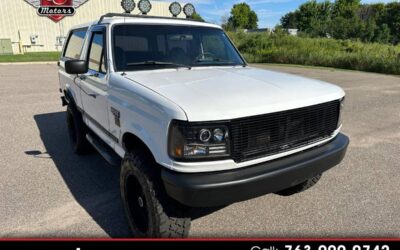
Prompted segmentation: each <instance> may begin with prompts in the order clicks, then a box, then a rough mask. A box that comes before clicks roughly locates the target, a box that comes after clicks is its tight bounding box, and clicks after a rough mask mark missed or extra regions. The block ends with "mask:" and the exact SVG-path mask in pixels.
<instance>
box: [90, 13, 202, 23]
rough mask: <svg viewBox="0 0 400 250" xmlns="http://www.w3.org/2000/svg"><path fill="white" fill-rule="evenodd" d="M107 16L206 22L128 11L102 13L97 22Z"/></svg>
mask: <svg viewBox="0 0 400 250" xmlns="http://www.w3.org/2000/svg"><path fill="white" fill-rule="evenodd" d="M107 17H110V18H111V17H130V18H132V17H133V18H157V19H168V20H181V21H192V22H200V23H205V22H204V21H199V20H193V19H189V18H177V17H163V16H147V15H132V14H128V13H107V14H105V15H102V16H101V17H100V20H99V22H98V23H97V24H101V22H103V20H104V18H107Z"/></svg>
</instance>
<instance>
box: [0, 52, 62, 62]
mask: <svg viewBox="0 0 400 250" xmlns="http://www.w3.org/2000/svg"><path fill="white" fill-rule="evenodd" d="M59 59H60V52H32V53H25V54H23V55H0V63H2V62H3V63H4V62H5V63H12V62H53V61H58V60H59Z"/></svg>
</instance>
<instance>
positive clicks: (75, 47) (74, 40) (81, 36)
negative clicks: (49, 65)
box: [64, 29, 87, 59]
mask: <svg viewBox="0 0 400 250" xmlns="http://www.w3.org/2000/svg"><path fill="white" fill-rule="evenodd" d="M86 31H87V30H86V29H81V30H75V31H72V33H71V35H70V36H69V39H68V43H67V47H66V49H65V52H64V57H66V58H70V59H80V57H81V52H82V48H83V43H84V41H85V36H86Z"/></svg>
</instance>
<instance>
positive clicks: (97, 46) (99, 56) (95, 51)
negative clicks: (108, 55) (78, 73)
mask: <svg viewBox="0 0 400 250" xmlns="http://www.w3.org/2000/svg"><path fill="white" fill-rule="evenodd" d="M104 51H105V50H104V34H103V32H95V33H93V35H92V39H91V42H90V48H89V57H88V61H89V69H91V70H94V71H97V72H102V73H105V72H106V65H105V56H104Z"/></svg>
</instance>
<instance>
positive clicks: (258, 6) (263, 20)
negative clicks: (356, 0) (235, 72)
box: [168, 0, 393, 28]
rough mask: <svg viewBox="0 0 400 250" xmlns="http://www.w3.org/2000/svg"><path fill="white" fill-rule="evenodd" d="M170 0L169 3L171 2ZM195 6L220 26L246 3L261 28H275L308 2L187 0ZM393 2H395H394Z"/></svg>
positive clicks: (372, 0)
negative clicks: (235, 8)
mask: <svg viewBox="0 0 400 250" xmlns="http://www.w3.org/2000/svg"><path fill="white" fill-rule="evenodd" d="M170 1H171V0H169V1H168V2H170ZM187 1H188V2H191V3H193V4H194V5H195V7H196V9H197V12H198V13H199V14H200V15H201V16H202V17H203V18H204V19H206V21H208V22H213V23H217V24H220V23H221V18H222V17H223V16H224V15H229V13H230V10H231V8H232V6H233V5H234V4H236V3H240V2H246V3H248V4H249V5H250V6H251V8H252V9H253V10H255V11H256V12H257V15H258V18H259V20H260V21H259V23H258V26H259V27H260V28H264V27H274V26H275V25H276V24H278V23H279V20H280V18H281V17H282V16H283V15H284V14H286V13H288V12H289V11H292V10H295V9H297V7H298V6H299V5H300V4H302V3H304V2H306V1H307V0H187ZM392 1H393V0H392ZM392 1H390V0H362V2H363V3H372V2H392ZM185 2H186V1H185Z"/></svg>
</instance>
